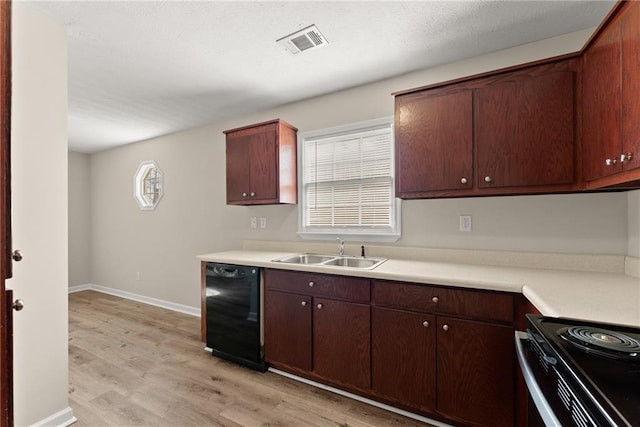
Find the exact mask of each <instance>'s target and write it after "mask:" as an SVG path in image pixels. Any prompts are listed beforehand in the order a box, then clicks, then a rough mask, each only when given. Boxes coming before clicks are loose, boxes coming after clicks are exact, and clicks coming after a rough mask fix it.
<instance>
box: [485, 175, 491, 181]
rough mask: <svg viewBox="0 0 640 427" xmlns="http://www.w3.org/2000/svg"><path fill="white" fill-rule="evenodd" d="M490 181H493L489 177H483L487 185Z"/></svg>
mask: <svg viewBox="0 0 640 427" xmlns="http://www.w3.org/2000/svg"><path fill="white" fill-rule="evenodd" d="M491 181H493V180H492V179H491V177H490V176H489V175H487V176H485V177H484V182H486V183H489V182H491Z"/></svg>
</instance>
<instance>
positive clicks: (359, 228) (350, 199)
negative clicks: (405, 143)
mask: <svg viewBox="0 0 640 427" xmlns="http://www.w3.org/2000/svg"><path fill="white" fill-rule="evenodd" d="M298 152H299V153H300V157H301V159H300V164H301V167H300V171H301V172H300V182H301V186H300V203H301V208H300V214H299V216H300V217H299V230H298V231H299V233H298V234H299V235H300V236H301V237H302V238H310V239H311V238H313V239H333V238H335V237H336V236H340V237H343V238H345V239H349V237H351V238H355V239H358V240H362V241H395V240H398V239H399V238H400V201H399V200H398V199H396V198H395V192H394V162H393V118H386V119H381V120H372V121H367V122H361V123H355V124H352V125H348V126H342V127H339V128H331V129H323V130H319V131H314V132H307V133H304V134H301V135H300V139H299V150H298Z"/></svg>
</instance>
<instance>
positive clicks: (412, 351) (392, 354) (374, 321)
mask: <svg viewBox="0 0 640 427" xmlns="http://www.w3.org/2000/svg"><path fill="white" fill-rule="evenodd" d="M371 329H372V331H373V336H372V342H371V354H372V364H371V371H372V372H371V375H372V389H373V392H374V393H376V394H377V395H379V396H380V397H383V398H385V399H388V400H390V401H392V402H397V403H398V404H400V405H403V406H405V407H411V408H415V409H418V410H421V411H425V412H433V411H434V410H435V407H436V322H435V316H433V315H429V314H421V313H412V312H408V311H401V310H394V309H389V308H381V307H373V308H372V309H371Z"/></svg>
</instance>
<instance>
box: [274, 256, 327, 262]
mask: <svg viewBox="0 0 640 427" xmlns="http://www.w3.org/2000/svg"><path fill="white" fill-rule="evenodd" d="M334 258H335V257H334V256H333V255H317V254H298V255H293V256H288V257H286V258H280V259H274V261H275V262H287V263H290V264H322V263H323V262H326V261H331V260H333V259H334Z"/></svg>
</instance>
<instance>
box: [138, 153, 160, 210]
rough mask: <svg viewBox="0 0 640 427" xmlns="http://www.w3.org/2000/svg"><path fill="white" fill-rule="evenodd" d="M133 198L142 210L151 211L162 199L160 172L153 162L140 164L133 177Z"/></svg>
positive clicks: (148, 161)
mask: <svg viewBox="0 0 640 427" xmlns="http://www.w3.org/2000/svg"><path fill="white" fill-rule="evenodd" d="M133 197H134V198H135V199H136V202H138V206H139V207H140V209H142V210H153V209H155V208H156V206H157V205H158V202H159V201H160V198H161V197H162V171H161V170H160V168H159V167H158V165H157V164H156V162H154V161H153V160H147V161H144V162H142V163H140V166H138V170H137V171H136V174H135V175H134V176H133Z"/></svg>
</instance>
